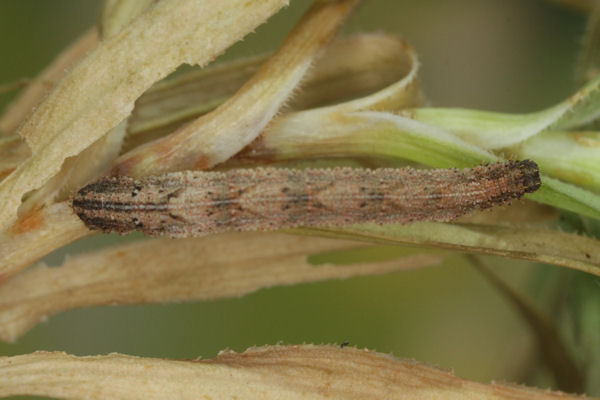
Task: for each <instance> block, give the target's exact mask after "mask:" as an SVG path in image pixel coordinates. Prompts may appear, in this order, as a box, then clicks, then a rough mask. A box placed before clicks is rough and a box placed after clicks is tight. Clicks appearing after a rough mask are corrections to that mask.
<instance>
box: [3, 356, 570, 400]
mask: <svg viewBox="0 0 600 400" xmlns="http://www.w3.org/2000/svg"><path fill="white" fill-rule="evenodd" d="M50 371H60V374H54V373H50ZM25 380H26V381H27V382H28V383H27V384H26V385H24V384H23V382H24V381H25ZM107 382H111V384H106V383H107ZM24 393H27V394H36V395H43V396H53V397H61V398H71V399H76V398H93V399H98V400H102V399H107V400H108V399H111V400H112V399H145V400H147V399H156V400H158V399H172V398H174V397H176V398H178V399H181V400H183V399H202V398H206V399H235V398H239V399H265V400H269V399H294V400H296V399H298V400H300V399H357V400H358V399H361V400H362V399H377V400H380V399H403V400H412V399H414V400H426V399H431V400H433V399H447V400H458V399H470V400H479V399H481V400H483V399H486V400H509V399H510V400H538V399H540V400H541V399H548V400H550V399H556V400H558V399H576V398H581V397H579V396H574V395H567V394H563V393H551V392H548V391H541V390H536V389H529V388H525V387H517V386H506V385H499V384H491V385H484V384H481V383H474V382H469V381H465V380H463V379H460V378H457V377H455V376H454V375H452V373H450V372H448V371H444V370H440V369H436V368H433V367H429V366H426V365H423V364H419V363H416V362H414V361H405V360H399V359H395V358H393V357H391V356H388V355H385V354H380V353H376V352H372V351H368V350H359V349H355V348H348V347H346V348H339V347H338V346H312V345H301V346H273V347H259V348H252V349H249V350H246V351H245V352H243V353H240V354H237V353H234V352H231V351H225V352H222V353H221V354H219V356H218V357H217V358H215V359H213V360H196V361H172V360H164V359H150V358H139V357H131V356H124V355H120V354H111V355H108V356H95V357H74V356H69V355H66V354H64V353H58V352H56V353H45V352H37V353H33V354H29V355H24V356H16V357H3V358H0V395H12V394H24Z"/></svg>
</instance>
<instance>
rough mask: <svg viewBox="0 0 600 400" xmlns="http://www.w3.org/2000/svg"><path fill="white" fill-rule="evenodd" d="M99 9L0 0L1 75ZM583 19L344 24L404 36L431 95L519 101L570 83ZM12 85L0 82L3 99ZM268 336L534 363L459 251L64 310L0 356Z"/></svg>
mask: <svg viewBox="0 0 600 400" xmlns="http://www.w3.org/2000/svg"><path fill="white" fill-rule="evenodd" d="M309 4H310V2H309V1H305V0H292V1H291V6H290V7H288V8H287V9H285V10H284V11H283V12H281V13H279V14H278V15H276V16H275V17H273V18H272V19H271V20H270V21H269V22H268V23H267V24H265V25H263V26H261V27H260V28H259V29H257V31H256V33H254V34H252V35H250V36H249V37H247V38H246V39H245V40H244V41H243V42H241V43H238V44H237V45H235V46H234V47H233V48H231V49H230V50H229V51H228V52H227V54H225V55H224V56H223V57H222V58H221V59H232V58H237V57H241V56H246V55H252V54H255V53H257V52H263V51H265V50H269V49H273V48H275V47H276V46H277V44H278V43H280V42H281V40H282V39H283V37H284V36H285V34H286V33H287V32H288V31H289V30H290V29H291V27H292V26H293V24H294V23H295V21H297V20H298V18H299V17H300V16H301V15H302V13H303V11H304V10H306V8H307V7H308V6H309ZM99 10H100V1H97V0H53V1H39V0H3V1H1V2H0V54H2V55H3V57H2V62H1V63H0V84H1V83H6V82H11V81H14V80H17V79H19V78H23V77H33V76H35V74H36V73H37V72H39V71H40V70H41V69H42V68H43V67H44V66H45V65H46V64H48V63H49V62H50V61H51V60H52V59H53V57H54V56H55V55H56V54H57V53H58V52H59V51H60V50H61V49H62V48H63V47H64V46H65V45H67V44H68V43H69V42H70V41H72V40H73V39H74V38H75V37H77V35H78V34H80V33H81V32H83V31H84V30H85V29H86V28H87V27H89V26H90V25H92V24H94V23H95V21H96V19H97V17H98V15H99ZM584 26H585V18H584V15H582V14H579V13H576V12H573V11H570V10H568V9H566V8H562V7H559V6H557V5H554V4H552V3H549V2H545V1H541V0H540V1H536V0H404V1H393V0H365V1H364V2H363V5H362V6H361V7H360V9H359V10H358V12H357V13H356V14H355V15H354V16H353V18H352V19H351V20H350V22H349V23H348V25H347V26H346V28H345V32H347V33H350V32H358V31H387V32H396V33H398V34H401V35H403V36H404V37H405V38H407V39H408V40H409V42H410V43H411V44H412V45H413V46H414V47H415V48H416V50H417V52H418V54H419V56H420V59H421V62H422V70H421V79H422V82H423V86H424V90H425V93H426V95H427V98H428V100H429V101H430V103H431V104H432V105H436V106H453V107H470V108H478V109H489V110H497V111H508V112H528V111H534V110H537V109H541V108H545V107H547V106H549V105H551V104H554V103H555V102H557V101H559V100H561V99H563V98H564V97H566V96H568V95H569V94H570V93H571V92H572V91H573V90H574V89H575V86H574V75H573V69H574V66H575V62H576V59H577V50H578V45H579V43H580V41H581V38H582V35H583V31H584ZM12 95H14V94H5V95H0V106H1V107H4V106H5V105H6V103H7V102H8V101H9V100H10V99H11V96H12ZM118 239H119V238H113V237H111V238H109V240H111V241H112V240H118ZM97 241H98V238H93V239H91V240H90V241H87V242H83V243H76V244H74V245H72V246H69V248H68V249H66V251H61V252H58V253H56V254H53V255H51V256H50V257H49V258H48V262H49V263H51V264H58V263H60V260H61V259H62V258H63V257H64V254H65V252H71V253H73V252H78V251H83V250H84V249H90V248H92V247H94V246H97V245H98V244H97ZM490 263H491V264H493V265H494V266H496V267H497V268H496V271H498V273H499V274H501V275H502V276H503V277H505V278H506V279H507V280H508V281H510V282H511V283H513V284H514V285H515V286H516V287H518V288H521V289H523V290H527V289H528V288H530V287H531V282H532V279H533V278H532V276H533V275H532V271H533V270H534V269H533V266H531V265H529V264H527V263H524V262H518V261H513V260H504V259H490ZM554 269H555V268H554V267H546V269H545V270H544V271H548V273H550V272H551V271H553V270H554ZM279 341H282V342H283V343H302V342H313V343H331V342H336V343H341V342H344V341H349V342H350V343H351V344H352V345H357V346H359V347H368V348H370V349H376V350H378V351H380V352H391V353H393V354H394V355H396V356H399V357H406V358H415V359H417V360H420V361H424V362H427V363H431V364H435V365H439V366H442V367H445V368H453V369H454V371H455V373H456V374H457V375H459V376H461V377H465V378H469V379H474V380H481V381H489V380H491V379H496V380H508V381H515V380H517V381H522V380H523V379H525V378H526V377H527V376H528V372H529V371H530V369H531V367H532V365H533V364H534V363H535V362H536V359H535V357H534V354H535V347H534V346H533V337H532V336H531V334H530V331H529V329H528V327H527V325H526V324H524V322H523V321H522V320H521V319H520V318H519V316H518V315H516V313H515V312H514V310H513V309H512V308H511V307H510V306H509V305H508V304H507V302H506V301H505V300H504V299H503V298H502V297H501V296H500V295H499V294H498V293H497V292H496V291H495V290H494V288H493V287H491V286H490V285H489V283H488V282H487V281H486V280H485V279H484V278H483V277H482V276H481V275H479V274H478V273H477V272H476V271H475V270H474V269H473V268H472V267H470V266H469V265H468V264H467V262H466V261H465V260H464V259H463V258H462V257H460V255H457V256H455V257H452V258H451V259H449V260H448V261H447V262H446V263H445V264H444V265H442V266H440V267H435V268H429V269H423V270H417V271H409V272H403V273H397V274H392V275H387V276H377V277H366V278H357V279H350V280H347V281H334V282H323V283H315V284H303V285H298V286H295V287H280V288H273V289H268V290H261V291H259V292H257V293H255V294H252V295H250V296H246V297H244V298H241V299H231V300H222V301H215V302H209V303H198V304H178V305H175V304H171V305H156V306H126V307H99V308H94V309H85V310H76V311H71V312H67V313H64V314H61V315H58V316H55V317H52V318H51V319H50V320H49V321H48V322H47V323H42V324H40V325H39V326H37V327H36V328H34V329H33V330H32V331H30V332H29V333H28V334H26V335H25V336H24V337H22V338H21V339H20V340H19V341H18V342H17V343H14V344H0V355H14V354H22V353H28V352H31V351H34V350H63V351H66V352H69V353H73V354H78V355H88V354H102V353H109V352H121V353H127V354H134V355H140V356H151V357H169V358H195V357H198V356H201V357H203V358H211V357H214V356H215V355H216V354H217V352H218V351H219V350H222V349H225V348H232V349H234V350H238V351H241V350H243V349H245V348H247V347H249V346H252V345H262V344H274V343H276V342H279Z"/></svg>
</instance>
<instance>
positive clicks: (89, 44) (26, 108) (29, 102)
mask: <svg viewBox="0 0 600 400" xmlns="http://www.w3.org/2000/svg"><path fill="white" fill-rule="evenodd" d="M97 45H98V32H97V31H96V29H95V28H93V29H90V30H88V31H87V32H85V33H84V34H83V35H81V36H80V37H79V38H77V39H76V40H75V41H74V42H73V43H72V44H71V45H70V46H68V47H67V48H66V49H65V50H63V51H62V52H61V53H60V54H59V55H58V56H57V57H56V59H55V60H54V61H52V63H51V64H50V65H49V66H48V67H46V69H44V70H43V71H42V72H41V73H40V75H39V76H38V77H37V78H35V79H34V80H33V81H32V82H30V83H29V84H28V85H27V89H25V91H24V92H23V93H21V94H20V95H19V96H18V97H17V99H16V100H15V101H13V102H12V103H11V104H10V105H9V106H8V107H7V108H6V110H5V111H4V113H3V114H2V116H1V117H0V133H4V134H11V133H14V132H15V131H16V130H17V128H18V127H19V126H20V125H21V124H22V123H23V121H25V118H27V117H28V116H29V115H30V114H31V113H32V111H34V109H35V107H37V106H38V104H39V103H40V102H41V101H42V100H43V99H44V98H45V97H46V96H47V94H48V92H49V91H50V89H52V87H53V86H54V85H55V84H56V83H57V82H58V81H60V80H61V79H62V78H63V77H64V76H65V75H66V74H67V73H68V71H69V70H70V69H71V68H72V67H73V66H74V65H75V64H76V63H77V62H79V61H80V60H81V59H82V58H83V57H85V56H86V54H87V53H88V52H89V51H91V50H92V49H94V48H95V47H96V46H97ZM23 146H25V144H23ZM25 147H26V146H25Z"/></svg>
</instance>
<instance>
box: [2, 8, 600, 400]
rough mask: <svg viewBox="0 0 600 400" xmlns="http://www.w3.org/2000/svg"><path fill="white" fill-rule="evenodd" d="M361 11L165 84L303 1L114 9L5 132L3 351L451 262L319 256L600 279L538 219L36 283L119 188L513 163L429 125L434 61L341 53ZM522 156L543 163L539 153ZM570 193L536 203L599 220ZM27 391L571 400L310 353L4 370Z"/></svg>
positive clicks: (142, 265)
mask: <svg viewBox="0 0 600 400" xmlns="http://www.w3.org/2000/svg"><path fill="white" fill-rule="evenodd" d="M357 2H358V1H357V0H333V1H332V0H329V1H326V0H320V1H316V2H315V4H314V5H313V6H312V7H311V8H310V9H309V11H308V12H307V13H306V15H305V16H304V17H303V18H302V20H301V21H300V22H299V23H298V24H297V26H296V27H295V28H294V29H293V30H292V32H291V33H290V35H289V36H288V37H287V39H286V40H285V41H284V42H283V43H282V44H281V46H280V47H279V49H278V50H277V51H276V52H275V53H273V54H272V55H265V56H257V57H252V58H248V59H245V60H240V61H235V62H230V63H225V64H221V65H217V66H214V67H209V68H207V69H203V70H193V71H189V72H185V73H182V74H180V75H178V76H176V77H175V78H171V79H168V80H164V81H163V80H162V79H163V78H164V77H166V76H167V75H168V74H170V73H171V72H173V71H174V70H175V69H176V68H177V67H179V66H180V65H181V64H184V63H187V64H191V65H199V66H204V65H206V64H208V63H209V62H211V61H212V60H214V59H215V58H216V57H217V56H218V55H219V54H220V53H222V52H223V51H224V50H225V49H227V48H228V47H229V46H231V45H232V44H233V43H235V42H237V41H238V40H240V39H241V38H242V37H243V36H245V35H246V34H248V33H249V32H251V31H252V30H253V29H255V28H256V27H257V26H258V25H259V24H261V23H262V22H264V21H265V20H266V19H268V18H269V17H270V16H271V15H272V14H274V13H275V12H277V11H278V10H279V9H280V8H282V7H283V6H285V5H286V4H287V1H286V0H220V1H212V0H143V1H141V0H106V1H105V4H104V8H103V13H102V16H101V20H100V26H99V29H91V30H90V31H88V32H86V33H85V34H84V35H82V36H81V37H80V38H79V39H77V40H76V41H75V42H74V43H73V44H72V45H71V46H69V47H68V48H67V49H65V50H64V52H63V53H62V54H60V55H59V56H58V57H57V59H56V60H55V61H54V62H53V63H52V64H51V65H50V66H49V67H47V68H46V70H44V71H43V72H42V73H41V74H40V75H39V76H38V77H37V78H35V79H34V80H33V81H32V82H31V83H30V84H29V86H28V87H27V89H26V90H25V91H24V92H23V93H22V94H21V95H20V96H19V97H18V98H17V99H16V100H15V101H14V102H13V103H12V104H11V105H10V106H9V107H8V108H7V110H6V112H5V113H4V115H2V116H1V117H0V132H2V135H3V137H2V138H0V154H1V155H2V159H1V160H0V178H2V181H1V183H0V199H1V201H2V204H3V206H2V208H1V209H0V227H2V228H3V233H2V235H1V238H0V239H1V240H0V283H2V286H0V339H1V340H5V341H14V340H16V339H18V337H19V336H20V335H22V334H23V333H24V332H26V331H27V330H28V329H30V328H31V327H33V326H34V325H35V324H36V323H38V322H39V321H40V320H43V319H45V318H46V317H48V316H51V315H53V314H56V313H59V312H62V311H66V310H69V309H73V308H80V307H90V306H97V305H103V304H115V303H116V304H129V303H164V302H174V301H200V300H209V299H217V298H224V297H231V296H242V295H244V294H247V293H250V292H252V291H255V290H258V289H260V288H265V287H270V286H274V285H292V284H296V283H300V282H311V281H318V280H324V279H340V278H348V277H353V276H361V275H372V274H382V273H389V272H393V271H398V270H404V269H409V268H418V267H425V266H430V265H436V264H439V263H441V262H442V261H443V259H444V258H445V257H446V256H447V253H445V252H443V251H432V250H422V249H419V248H417V249H413V250H408V249H403V250H402V251H399V253H398V257H397V258H396V259H394V260H388V261H385V262H363V263H358V264H347V265H319V266H314V265H311V264H310V263H309V262H308V257H309V256H310V255H313V254H315V253H323V252H330V251H346V250H353V249H354V250H356V249H359V250H360V249H362V248H365V247H366V246H367V245H366V244H365V242H371V243H373V242H375V243H392V244H409V245H416V246H421V247H438V248H441V249H451V250H460V251H468V252H473V253H481V254H495V255H502V256H507V257H513V258H520V259H525V260H532V261H538V262H545V263H551V264H556V265H561V266H565V267H568V268H574V269H578V270H582V271H586V272H588V273H591V274H596V275H600V252H598V251H597V249H598V248H599V246H600V243H599V242H598V241H597V240H595V239H592V238H585V237H581V236H577V235H574V234H567V233H564V232H561V231H558V230H554V229H550V228H549V227H548V226H549V225H550V224H551V223H553V222H554V221H555V220H556V217H557V213H556V212H555V211H552V209H551V208H549V207H547V206H544V205H541V204H535V203H533V202H520V203H518V204H516V205H514V206H513V207H510V208H504V209H502V210H500V211H496V212H493V213H488V214H485V215H477V216H473V217H470V218H466V219H463V220H461V221H457V223H454V224H435V223H429V224H428V223H424V224H415V225H411V226H391V227H390V226H387V227H382V226H375V225H364V226H355V227H348V228H336V229H319V230H316V229H312V230H306V229H305V230H295V231H292V232H289V233H296V234H299V233H300V234H309V235H310V236H297V235H295V236H292V235H291V234H282V233H268V234H267V233H254V232H253V233H245V234H239V233H235V234H234V233H232V234H224V235H215V236H211V237H206V238H200V239H184V240H179V241H172V240H164V239H160V240H147V241H142V242H139V243H134V244H128V245H122V246H119V247H111V248H107V249H104V250H99V251H96V252H93V253H86V254H81V255H78V256H74V257H71V258H67V259H66V260H65V262H64V263H63V265H62V266H61V267H60V268H48V267H46V266H45V265H43V264H39V265H37V266H35V267H34V268H32V269H30V270H27V271H23V270H24V269H26V268H27V267H29V266H31V265H32V264H33V263H35V262H36V261H37V260H39V259H40V258H42V257H44V256H45V255H47V254H49V253H50V252H52V251H54V250H56V249H58V248H60V247H62V246H64V245H66V244H68V243H70V242H73V241H75V240H78V239H81V238H84V237H86V236H90V235H93V234H94V232H90V231H89V230H88V229H87V228H86V227H85V226H84V225H83V223H82V222H81V221H80V220H79V218H78V217H77V216H75V215H74V214H73V212H72V210H71V207H70V204H69V197H70V196H71V195H72V194H73V192H74V191H76V190H77V189H79V188H80V187H81V186H83V185H84V184H86V183H87V182H89V181H92V180H94V179H95V178H97V177H99V176H102V175H104V174H106V173H113V174H122V173H126V174H131V175H149V174H157V173H161V172H165V171H176V170H182V169H208V168H212V167H215V166H218V167H221V168H231V167H235V166H240V165H244V166H256V165H260V164H264V163H267V162H271V163H274V162H281V163H285V162H288V163H293V162H294V161H297V160H306V159H311V158H319V157H321V158H333V157H340V158H356V159H361V158H362V159H364V158H373V159H376V158H391V159H396V160H399V159H405V160H409V161H414V162H420V163H422V164H425V165H429V166H436V167H447V166H460V167H464V166H473V165H477V164H479V163H481V162H482V161H487V162H490V161H495V160H500V159H501V158H502V157H501V153H498V154H495V153H493V152H492V150H491V149H492V148H495V147H494V146H492V147H486V146H483V145H481V143H480V142H482V138H484V137H487V136H477V135H475V134H474V133H472V132H468V131H465V130H463V129H462V127H461V123H463V122H465V121H469V119H468V118H464V115H463V114H460V115H458V118H455V119H452V118H448V115H456V114H452V113H450V114H446V111H444V110H433V112H431V111H430V110H429V109H427V108H419V107H423V105H424V98H423V94H422V92H421V88H420V84H419V79H418V72H419V63H418V60H417V57H416V54H415V52H414V50H413V49H412V48H411V47H410V45H408V44H407V43H406V42H405V41H403V40H401V39H399V38H397V37H395V36H391V35H385V34H360V35H355V36H352V37H348V38H341V39H336V40H333V41H332V39H333V37H334V36H335V35H336V32H337V31H338V29H339V28H340V26H341V25H342V23H343V22H344V21H345V19H346V18H347V16H348V14H349V13H350V12H351V11H352V10H353V9H354V7H355V6H356V3H357ZM98 32H99V33H98ZM330 41H332V43H331V44H329V42H330ZM299 87H301V88H302V90H300V91H299V90H298V88H299ZM597 87H598V82H596V83H594V82H593V83H591V84H589V85H588V86H587V87H586V88H585V90H584V91H582V92H578V93H577V94H576V96H575V97H574V98H572V99H570V102H569V101H566V102H563V103H561V104H559V105H558V106H556V107H554V108H551V109H549V110H548V111H547V112H542V113H538V114H535V115H534V114H531V115H526V116H522V117H519V118H520V119H519V118H513V119H510V121H508V122H507V123H506V124H505V125H502V129H500V131H501V132H507V130H506V129H505V128H507V127H508V128H507V129H508V131H509V132H511V134H512V136H510V135H509V136H510V140H511V141H510V144H511V145H512V144H514V143H517V142H519V141H525V140H528V138H534V137H535V139H536V140H538V139H537V138H538V137H539V135H538V134H539V133H540V132H541V131H542V130H544V129H546V128H547V127H548V126H558V125H556V124H557V121H558V120H560V119H561V118H563V117H564V115H569V116H572V118H575V119H577V117H580V119H581V118H583V119H586V118H587V119H590V118H591V117H590V115H592V114H591V111H590V109H591V107H590V104H593V102H594V101H597V96H596V97H594V94H595V93H596V92H598V90H597ZM50 88H52V90H51V91H49V89H50ZM573 107H580V109H583V110H584V111H583V112H579V113H578V112H574V110H573ZM32 110H33V112H32ZM578 110H579V109H576V110H575V111H578ZM582 115H583V117H582ZM478 117H480V114H476V113H475V114H473V115H471V114H469V118H471V119H474V120H475V119H477V118H478ZM568 118H570V117H568ZM501 119H502V118H501V117H498V118H497V117H496V116H492V117H490V116H489V115H488V114H486V115H485V116H484V118H483V122H482V123H481V124H480V125H477V126H478V127H480V128H482V132H483V135H490V137H491V136H493V135H495V134H496V133H497V130H496V129H497V126H496V125H494V124H496V123H497V121H498V120H501ZM523 126H527V127H528V129H527V130H526V134H525V133H523V132H522V130H521V128H522V127H523ZM564 126H566V125H564ZM488 128H489V129H488ZM486 129H487V130H486ZM563 129H566V127H564V128H563ZM523 135H525V136H526V137H525V136H523ZM498 140H501V138H500V136H498ZM483 142H485V140H483ZM519 143H520V142H519ZM544 143H546V142H544ZM480 145H481V146H480ZM496 147H497V146H496ZM587 147H590V146H587ZM587 147H586V151H588V152H590V151H592V150H589V149H588V148H587ZM511 151H514V153H513V154H518V155H519V156H522V157H523V158H525V157H528V156H530V152H528V150H527V146H523V147H522V148H519V149H517V148H516V147H515V148H514V149H512V150H511ZM540 157H541V156H540ZM590 157H593V154H591V155H590ZM571 161H572V160H569V159H567V160H565V163H569V162H571ZM549 170H550V169H549ZM562 171H564V169H563V170H562ZM550 172H552V171H550ZM567 172H568V171H567ZM575 182H576V183H577V184H580V185H581V186H585V187H586V188H591V189H590V190H592V189H593V185H591V186H590V185H587V184H586V183H581V182H579V181H577V180H575ZM586 182H589V180H588V181H586ZM592 182H593V180H592ZM565 185H566V186H565ZM568 185H569V184H566V183H560V182H558V181H557V180H556V179H553V178H551V177H549V176H545V177H544V186H543V188H542V189H543V191H542V192H543V193H542V194H541V195H538V196H537V197H535V196H533V198H534V199H536V200H538V201H541V202H543V203H546V204H550V205H555V206H556V205H558V206H561V207H563V206H564V208H566V209H569V210H571V211H576V212H581V213H582V214H583V215H588V216H593V217H594V216H595V217H597V216H598V215H600V206H599V204H600V203H599V202H598V200H597V198H596V197H595V195H594V194H593V193H592V192H588V191H586V190H584V189H581V188H578V187H577V188H576V189H577V190H578V191H574V192H573V193H575V194H573V195H571V194H570V192H568V190H570V187H571V186H568ZM567 186H568V187H567ZM573 187H575V186H573ZM565 188H566V189H565ZM323 236H330V237H332V238H329V239H328V238H323ZM342 239H346V240H342ZM349 239H356V240H360V241H362V242H363V243H360V242H357V241H350V240H349ZM231 249H235V251H233V252H232V251H231ZM20 272H21V273H20ZM19 273H20V274H19ZM13 394H34V395H46V396H54V397H60V398H73V399H79V398H97V399H104V398H106V399H133V398H140V399H142V398H143V399H162V398H165V399H166V398H173V394H177V398H181V399H184V398H202V397H203V396H206V398H213V399H225V398H235V397H238V398H264V399H271V398H272V399H281V398H290V399H309V398H310V399H315V398H316V399H319V398H339V399H354V398H357V399H358V398H361V399H363V398H373V399H379V398H402V399H413V398H414V399H423V398H432V399H433V398H447V399H454V398H456V399H458V398H461V399H462V398H468V399H480V398H481V399H484V398H485V399H555V398H556V399H559V398H572V397H571V396H567V395H564V394H560V393H552V392H548V391H537V390H532V389H527V388H520V387H510V386H502V385H483V384H477V383H471V382H467V381H464V380H462V379H459V378H456V377H454V376H453V375H452V374H450V373H447V372H445V371H441V370H438V369H435V368H430V367H427V366H424V365H421V364H418V363H415V362H407V361H401V360H397V359H393V358H392V357H389V356H384V355H381V354H377V353H374V352H368V351H362V350H356V349H351V348H338V347H332V346H308V345H305V346H279V347H265V348H257V349H252V350H248V351H246V352H245V353H242V354H235V353H230V352H225V353H222V354H220V355H219V357H217V358H216V359H214V360H208V361H170V360H153V359H145V358H136V357H128V356H123V355H117V354H114V355H109V356H98V357H84V358H77V357H73V356H67V355H64V354H62V353H43V352H37V353H33V354H30V355H25V356H17V357H3V358H0V395H1V396H7V395H13Z"/></svg>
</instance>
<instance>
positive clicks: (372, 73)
mask: <svg viewBox="0 0 600 400" xmlns="http://www.w3.org/2000/svg"><path fill="white" fill-rule="evenodd" d="M265 60H266V56H256V57H249V58H245V59H241V60H237V61H232V62H227V63H223V64H219V65H215V66H211V67H207V68H206V69H202V70H198V71H189V72H187V73H183V74H182V75H180V76H178V77H176V78H172V79H168V80H166V81H162V82H160V83H158V84H156V85H155V86H154V87H152V88H151V89H150V90H148V92H146V93H144V95H143V96H142V97H140V98H139V99H138V101H136V104H135V108H134V110H133V113H132V115H131V117H130V118H129V123H128V126H127V132H128V138H127V141H126V143H125V150H126V151H127V150H130V149H132V148H134V147H137V146H138V145H140V144H143V143H145V142H148V141H150V140H154V139H157V138H159V137H161V136H164V135H165V134H167V133H170V132H172V131H173V130H175V129H176V128H178V127H179V126H181V125H182V124H183V123H185V122H188V121H190V120H191V119H193V118H196V117H198V116H200V115H203V114H206V113H208V112H209V111H212V110H213V109H214V108H216V107H217V106H219V105H220V104H222V103H223V102H225V101H226V100H227V99H228V98H229V97H230V96H232V95H233V94H234V93H235V91H236V90H238V89H239V88H240V87H241V86H242V85H243V84H244V83H245V82H246V81H247V80H248V79H250V78H251V77H252V75H254V74H255V73H256V71H257V70H258V68H259V67H260V65H261V64H263V63H264V62H265ZM411 71H415V73H414V74H413V76H414V75H416V63H415V55H414V51H413V50H412V48H411V47H410V46H409V45H408V44H407V43H406V42H405V41H404V40H402V39H400V38H399V37H397V36H394V35H390V34H383V33H365V34H357V35H353V36H350V37H345V38H339V39H336V40H334V41H333V42H332V43H331V44H330V45H329V46H328V47H327V51H326V52H325V54H323V56H322V57H320V58H319V59H318V60H317V61H316V62H315V65H314V67H312V68H311V69H310V70H309V71H308V72H307V74H306V78H305V79H303V81H302V90H299V91H298V93H295V94H294V96H293V97H292V98H291V99H289V100H288V102H287V103H286V104H285V105H284V106H283V109H282V110H283V111H290V110H302V109H307V108H311V107H320V106H324V105H328V104H333V103H339V102H341V101H345V100H347V99H351V98H356V97H360V96H365V95H368V94H370V93H373V92H374V91H377V90H379V89H380V88H382V87H386V86H388V85H391V84H393V83H395V82H398V81H400V80H402V79H403V78H404V77H405V76H406V75H408V74H409V73H410V72H411ZM414 87H415V88H417V89H418V87H417V85H415V86H414ZM417 93H419V92H417ZM415 104H419V103H418V102H417V101H415Z"/></svg>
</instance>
